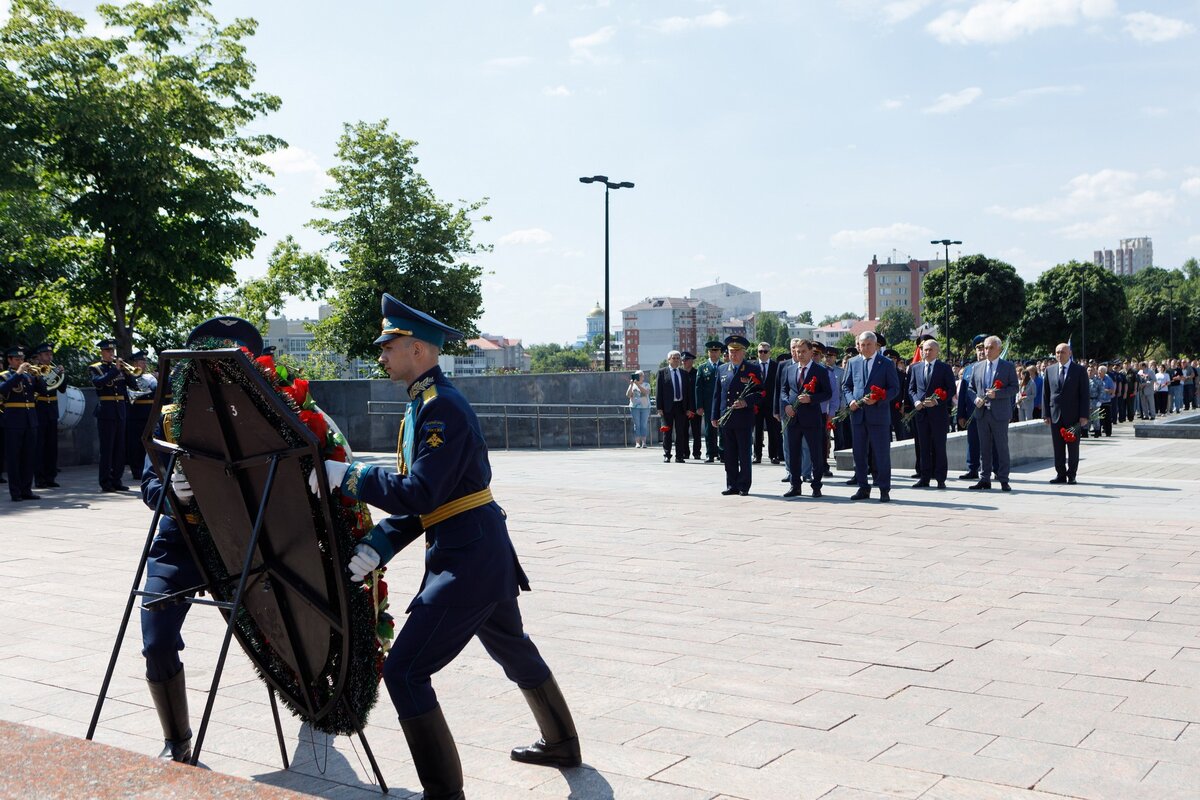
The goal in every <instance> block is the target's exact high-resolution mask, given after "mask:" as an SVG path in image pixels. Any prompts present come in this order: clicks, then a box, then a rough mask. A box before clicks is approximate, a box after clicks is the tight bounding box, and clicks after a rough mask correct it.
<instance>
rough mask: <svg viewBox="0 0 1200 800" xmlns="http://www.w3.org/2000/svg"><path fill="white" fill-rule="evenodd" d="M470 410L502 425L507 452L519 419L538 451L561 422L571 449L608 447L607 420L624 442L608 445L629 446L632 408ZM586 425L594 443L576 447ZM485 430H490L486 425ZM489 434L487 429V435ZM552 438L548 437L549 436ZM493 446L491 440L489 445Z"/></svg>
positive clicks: (401, 408) (376, 410) (385, 404)
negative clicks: (548, 430)
mask: <svg viewBox="0 0 1200 800" xmlns="http://www.w3.org/2000/svg"><path fill="white" fill-rule="evenodd" d="M471 407H472V408H474V409H475V413H476V415H477V416H478V417H479V419H480V420H481V421H483V420H498V421H499V422H498V423H496V424H498V425H500V426H502V430H503V438H504V445H503V447H504V449H505V450H509V449H511V441H512V437H511V435H510V434H511V427H512V424H513V423H514V422H516V421H518V420H532V422H533V431H532V434H533V436H532V446H533V447H535V448H537V449H538V450H541V449H543V442H542V440H543V423H551V422H557V421H559V420H565V421H566V447H567V448H568V449H570V448H574V447H589V446H590V447H605V446H606V445H605V442H604V436H603V433H604V430H603V423H604V422H606V421H614V420H620V421H621V441H620V442H615V443H610V444H608V445H607V446H614V445H619V446H623V447H628V446H629V441H630V439H629V436H630V432H631V427H632V423H633V420H632V419H631V417H630V415H629V407H628V406H624V405H601V404H586V403H472V404H471ZM407 408H408V403H404V402H398V401H391V400H370V401H368V402H367V414H370V415H384V416H397V417H399V416H403V415H404V412H405V410H406V409H407ZM583 426H586V427H587V428H588V429H591V428H593V427H594V430H595V444H594V445H591V444H583V445H580V444H576V443H575V433H576V432H577V431H580V430H582V429H583ZM484 427H485V428H487V427H489V426H487V425H484ZM650 427H651V431H650V434H651V436H652V437H653V436H654V434H656V433H657V429H656V428H655V426H654V425H653V424H651V425H650ZM484 434H485V436H486V435H487V430H485V432H484ZM560 434H561V430H558V431H555V432H554V434H553V435H555V436H558V435H560ZM548 435H549V434H548ZM491 444H492V443H491V442H490V441H489V445H491Z"/></svg>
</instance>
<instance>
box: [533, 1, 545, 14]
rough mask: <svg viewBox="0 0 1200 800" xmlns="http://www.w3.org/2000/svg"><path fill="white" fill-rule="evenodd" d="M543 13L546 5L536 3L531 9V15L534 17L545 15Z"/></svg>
mask: <svg viewBox="0 0 1200 800" xmlns="http://www.w3.org/2000/svg"><path fill="white" fill-rule="evenodd" d="M545 13H546V4H545V3H538V4H537V5H536V6H534V7H533V15H534V16H535V17H536V16H538V15H539V14H545Z"/></svg>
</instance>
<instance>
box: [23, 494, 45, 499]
mask: <svg viewBox="0 0 1200 800" xmlns="http://www.w3.org/2000/svg"><path fill="white" fill-rule="evenodd" d="M21 499H22V500H41V499H42V496H41V495H40V494H34V493H33V492H30V493H29V494H23V495H21Z"/></svg>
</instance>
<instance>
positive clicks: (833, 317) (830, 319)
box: [817, 311, 863, 328]
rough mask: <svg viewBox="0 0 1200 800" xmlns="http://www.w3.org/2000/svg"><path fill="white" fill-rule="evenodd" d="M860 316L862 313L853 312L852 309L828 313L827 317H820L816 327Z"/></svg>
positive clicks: (861, 316)
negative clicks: (839, 312)
mask: <svg viewBox="0 0 1200 800" xmlns="http://www.w3.org/2000/svg"><path fill="white" fill-rule="evenodd" d="M862 318H863V315H862V314H855V313H854V312H853V311H843V312H842V313H841V314H830V315H829V316H827V317H822V318H821V321H820V322H818V323H817V327H818V328H823V327H825V326H826V325H832V324H833V323H835V322H840V321H842V320H844V319H856V320H861V319H862Z"/></svg>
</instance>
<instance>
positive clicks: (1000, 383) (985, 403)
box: [967, 378, 1004, 425]
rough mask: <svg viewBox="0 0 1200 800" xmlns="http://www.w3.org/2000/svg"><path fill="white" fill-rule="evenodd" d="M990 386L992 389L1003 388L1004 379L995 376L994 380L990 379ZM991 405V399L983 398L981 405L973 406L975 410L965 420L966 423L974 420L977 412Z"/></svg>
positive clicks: (977, 414)
mask: <svg viewBox="0 0 1200 800" xmlns="http://www.w3.org/2000/svg"><path fill="white" fill-rule="evenodd" d="M992 388H993V389H1003V388H1004V381H1002V380H1000V379H999V378H996V380H994V381H992ZM991 407H992V401H991V400H988V399H987V398H984V400H983V405H977V406H975V410H974V411H972V412H971V418H970V419H969V420H967V424H968V425H970V424H971V423H972V422H974V421H975V418H976V417H978V416H979V414H980V413H981V412H982V411H983V410H984V409H985V408H991Z"/></svg>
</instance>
